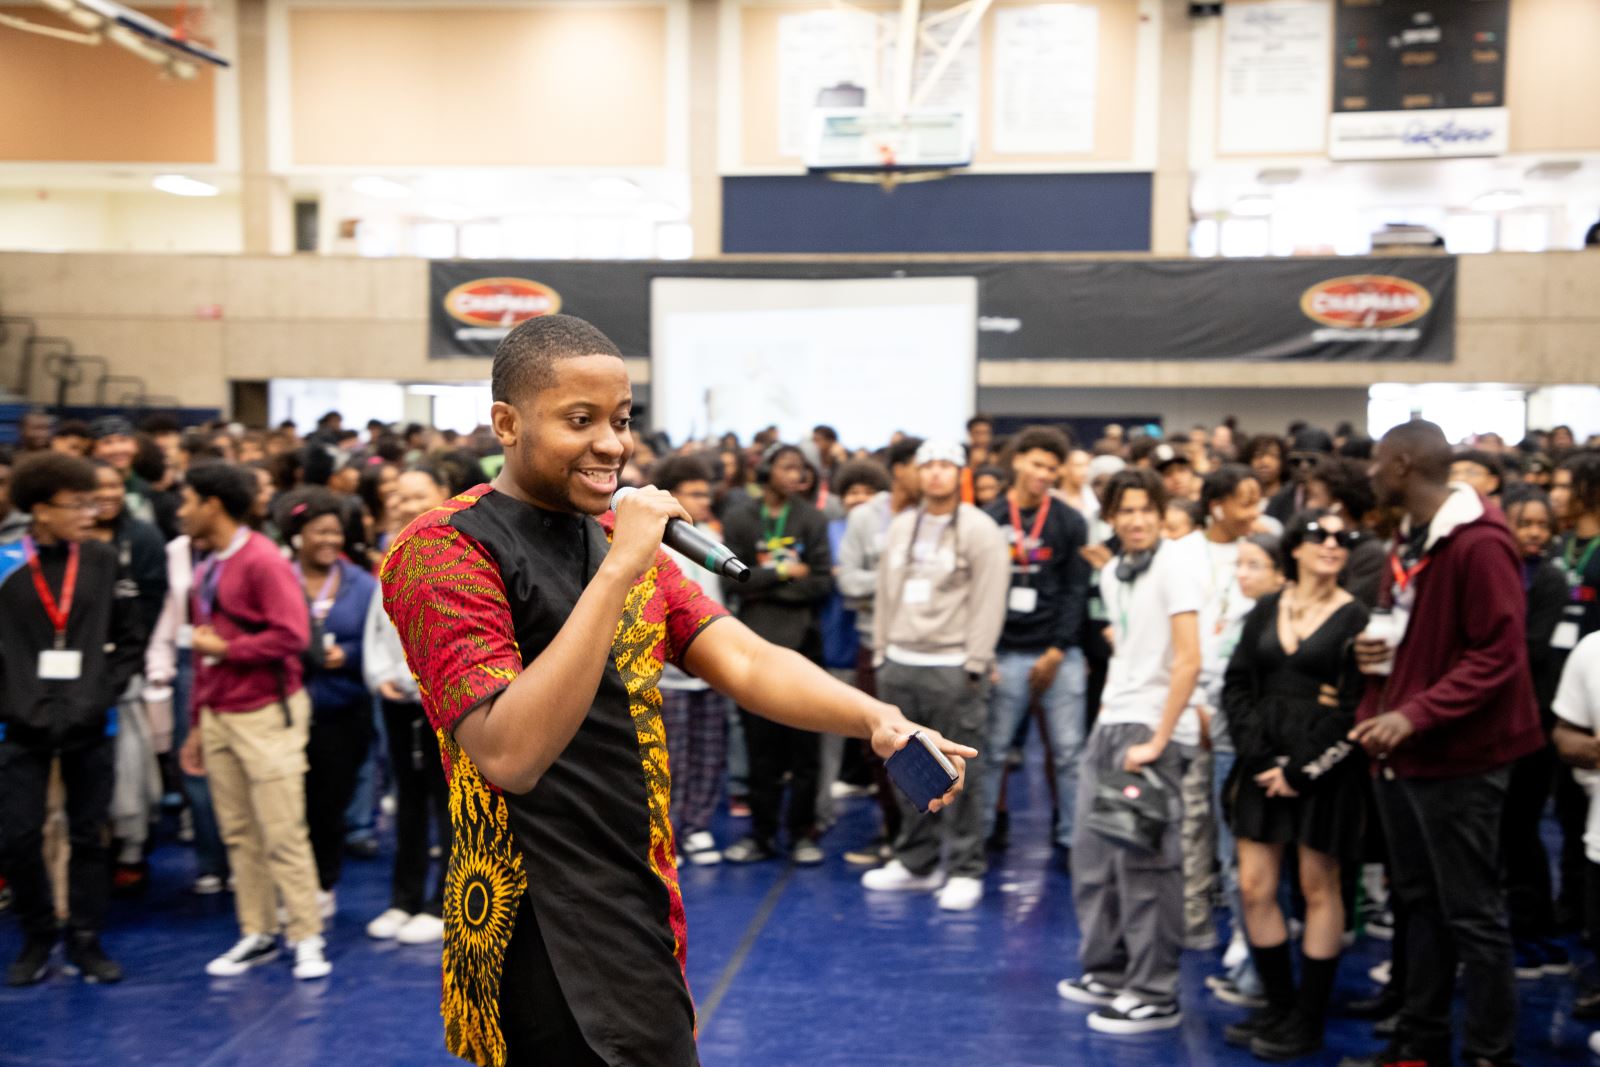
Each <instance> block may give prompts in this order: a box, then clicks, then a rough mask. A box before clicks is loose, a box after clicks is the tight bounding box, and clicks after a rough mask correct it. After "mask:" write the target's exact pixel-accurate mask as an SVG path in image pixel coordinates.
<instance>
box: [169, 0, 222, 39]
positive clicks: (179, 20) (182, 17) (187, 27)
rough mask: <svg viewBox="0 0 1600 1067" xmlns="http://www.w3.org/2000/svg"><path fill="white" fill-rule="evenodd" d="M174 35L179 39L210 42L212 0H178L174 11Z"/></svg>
mask: <svg viewBox="0 0 1600 1067" xmlns="http://www.w3.org/2000/svg"><path fill="white" fill-rule="evenodd" d="M172 36H173V37H174V38H176V39H177V40H179V41H199V42H201V43H203V44H210V43H211V42H212V40H213V38H212V30H211V0H177V4H176V5H175V6H174V8H173V11H172Z"/></svg>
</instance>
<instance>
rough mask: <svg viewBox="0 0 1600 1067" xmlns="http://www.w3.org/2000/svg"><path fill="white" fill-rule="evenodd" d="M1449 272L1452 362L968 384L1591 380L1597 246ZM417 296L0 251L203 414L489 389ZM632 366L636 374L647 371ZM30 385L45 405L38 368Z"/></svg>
mask: <svg viewBox="0 0 1600 1067" xmlns="http://www.w3.org/2000/svg"><path fill="white" fill-rule="evenodd" d="M1351 269H1352V271H1356V270H1359V269H1360V261H1359V260H1352V262H1351ZM1460 278H1461V281H1460V294H1459V299H1458V308H1459V322H1458V331H1457V358H1456V362H1455V363H1454V364H1449V365H1446V364H1437V363H1419V364H1400V363H1383V364H1361V363H1272V364H1262V363H1184V362H1137V363H1104V362H1070V361H1057V360H1051V361H1027V362H1020V361H1019V362H985V363H983V364H981V365H980V366H979V371H978V384H979V386H980V387H981V388H983V389H985V390H986V391H987V390H997V391H999V392H997V393H996V394H995V395H997V396H1005V395H1017V391H1019V390H1035V389H1048V390H1051V392H1049V393H1048V394H1045V395H1046V396H1048V397H1049V398H1050V400H1049V402H1050V403H1052V404H1056V403H1065V402H1066V399H1065V398H1067V397H1069V396H1071V395H1072V391H1076V390H1089V389H1129V388H1139V389H1157V390H1169V391H1170V390H1196V389H1210V390H1228V391H1229V392H1230V393H1231V392H1233V391H1251V390H1283V389H1320V390H1328V389H1336V390H1340V391H1342V392H1343V393H1344V395H1345V397H1346V399H1344V400H1340V401H1338V402H1337V405H1336V406H1337V407H1338V408H1339V409H1340V410H1344V411H1346V412H1347V413H1346V414H1344V415H1343V416H1342V417H1346V418H1352V419H1353V418H1355V417H1356V416H1357V413H1356V412H1355V411H1353V410H1349V409H1348V408H1347V405H1350V404H1352V403H1353V402H1352V401H1351V400H1350V399H1349V398H1350V397H1353V396H1354V395H1355V394H1356V393H1357V392H1364V391H1365V389H1366V387H1367V386H1368V385H1370V384H1371V383H1373V382H1378V381H1400V382H1425V381H1453V382H1503V383H1506V384H1510V385H1529V386H1532V385H1548V384H1560V383H1579V384H1583V383H1594V382H1596V381H1600V253H1544V254H1539V255H1494V256H1471V257H1465V258H1463V259H1462V260H1461V274H1460ZM427 300H428V296H427V269H426V264H425V263H424V262H423V261H421V260H414V259H340V258H331V257H315V256H300V257H247V256H197V255H171V256H163V255H110V254H60V255H47V254H33V253H0V313H3V314H6V315H21V316H28V317H31V318H34V319H36V320H37V321H38V324H39V329H40V331H41V332H42V333H47V334H55V335H60V336H64V337H67V338H69V339H71V340H72V341H73V343H74V345H75V346H76V347H77V350H78V351H79V352H88V353H93V354H96V355H103V356H106V357H108V358H109V359H110V360H111V362H112V364H113V366H114V370H115V371H116V373H119V374H135V375H140V376H142V377H144V378H145V379H146V380H147V381H148V382H149V384H150V388H151V391H153V392H157V393H166V394H171V395H175V396H178V397H180V398H182V399H183V400H184V401H186V402H188V403H191V404H196V405H205V406H220V407H226V406H227V404H228V383H229V382H230V381H233V380H262V379H269V378H274V377H295V378H300V377H306V378H313V377H325V378H374V379H385V380H391V381H392V380H401V381H434V382H449V381H482V380H484V379H486V378H487V377H488V373H489V362H488V361H487V360H429V359H427V358H426V346H425V336H426V329H427V321H426V316H427ZM218 311H220V317H212V316H213V315H215V314H216V313H217V312H218ZM16 358H17V354H16V352H15V351H14V346H10V347H8V349H7V350H6V351H5V352H4V353H3V355H0V360H3V362H0V384H8V383H10V382H12V381H14V380H15V377H16V375H15V366H16V362H15V361H16ZM634 370H635V375H636V378H637V379H638V380H639V381H641V382H643V381H647V380H648V374H649V367H648V365H647V364H646V363H645V362H644V361H638V365H637V366H635V367H634ZM33 392H34V398H35V399H41V400H43V399H49V398H51V396H52V395H53V394H52V389H51V386H50V383H48V382H47V381H46V380H45V379H44V376H43V375H42V373H40V372H38V371H37V370H36V372H35V374H34V380H33ZM1084 395H1085V396H1086V397H1088V396H1093V395H1094V394H1090V393H1086V394H1084ZM1161 395H1164V396H1168V397H1169V398H1170V401H1171V405H1172V407H1171V408H1170V409H1169V410H1170V417H1172V418H1175V419H1180V420H1190V416H1189V414H1187V412H1189V411H1190V410H1191V409H1192V410H1194V411H1196V412H1198V411H1205V412H1209V413H1211V417H1215V413H1216V412H1218V411H1233V412H1235V413H1237V414H1239V415H1240V416H1241V418H1243V419H1245V421H1246V423H1247V425H1254V423H1255V419H1254V418H1253V417H1251V416H1250V415H1249V410H1250V408H1249V407H1248V406H1247V405H1248V400H1247V399H1246V398H1245V397H1242V396H1241V397H1240V399H1238V400H1237V401H1234V402H1227V397H1226V396H1225V395H1222V394H1216V395H1211V396H1207V397H1205V398H1204V402H1203V403H1201V402H1199V401H1200V398H1198V397H1195V398H1185V397H1184V396H1183V394H1180V393H1176V392H1168V393H1163V394H1161ZM1266 395H1267V394H1258V398H1259V397H1262V396H1266ZM1327 395H1329V396H1331V395H1333V394H1327ZM72 399H73V400H74V401H77V400H80V399H81V400H85V401H87V400H89V399H91V397H90V395H89V392H88V390H87V389H84V390H83V391H82V392H80V393H75V394H74V395H73V397H72ZM1188 399H1193V400H1195V401H1196V402H1195V403H1193V404H1192V405H1190V404H1187V403H1186V401H1187V400H1188ZM1273 403H1276V402H1273ZM1031 406H1032V405H1031V403H1030V407H1031ZM1272 406H1273V405H1272V404H1267V405H1261V408H1262V411H1263V414H1264V415H1265V414H1267V413H1268V412H1269V411H1270V409H1271V407H1272ZM1097 409H1101V404H1100V402H1099V401H1094V402H1092V405H1091V407H1090V410H1097ZM1017 413H1018V414H1034V413H1035V412H1034V411H1032V410H1028V411H1021V410H1019V411H1017ZM1063 413H1065V412H1063ZM1196 417H1198V416H1196ZM1328 417H1329V418H1333V419H1335V421H1337V418H1336V416H1335V414H1333V413H1330V415H1329V416H1328ZM1269 421H1270V420H1269ZM1278 421H1281V420H1278Z"/></svg>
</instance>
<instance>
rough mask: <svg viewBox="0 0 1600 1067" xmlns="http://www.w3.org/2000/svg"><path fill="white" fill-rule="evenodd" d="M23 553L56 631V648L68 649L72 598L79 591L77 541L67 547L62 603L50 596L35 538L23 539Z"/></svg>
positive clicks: (46, 612) (34, 586)
mask: <svg viewBox="0 0 1600 1067" xmlns="http://www.w3.org/2000/svg"><path fill="white" fill-rule="evenodd" d="M22 551H23V552H24V553H25V554H26V555H27V557H28V569H29V570H30V571H32V572H33V588H34V590H35V591H36V592H38V594H39V603H40V604H42V605H43V606H44V613H45V615H47V616H48V617H49V619H50V625H51V626H52V627H53V628H54V629H55V631H56V648H57V649H63V648H66V647H67V620H68V619H69V618H70V617H71V616H72V598H73V594H74V593H76V592H77V589H78V553H79V551H80V546H79V545H78V543H77V542H76V541H74V542H72V543H70V544H68V545H67V573H66V574H65V575H64V576H63V577H62V579H61V601H60V603H57V602H56V598H55V597H53V596H51V595H50V584H49V583H48V582H46V581H45V580H44V568H43V567H41V566H40V565H39V549H38V548H37V547H36V546H35V545H34V543H33V538H32V537H28V536H24V537H23V538H22Z"/></svg>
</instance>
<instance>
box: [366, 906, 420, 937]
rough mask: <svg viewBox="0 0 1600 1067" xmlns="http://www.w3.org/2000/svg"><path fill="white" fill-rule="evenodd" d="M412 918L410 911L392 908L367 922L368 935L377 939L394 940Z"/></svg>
mask: <svg viewBox="0 0 1600 1067" xmlns="http://www.w3.org/2000/svg"><path fill="white" fill-rule="evenodd" d="M410 918H411V913H410V912H409V911H401V910H400V909H399V908H390V909H389V910H388V911H386V912H384V913H383V914H382V915H380V916H378V917H377V918H376V919H373V920H372V921H371V922H369V923H368V924H367V936H368V937H370V938H373V939H374V940H377V941H393V940H394V938H395V935H396V934H398V933H399V932H400V928H401V927H403V926H405V924H406V922H407V921H409V920H410Z"/></svg>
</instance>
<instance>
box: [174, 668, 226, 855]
mask: <svg viewBox="0 0 1600 1067" xmlns="http://www.w3.org/2000/svg"><path fill="white" fill-rule="evenodd" d="M193 692H194V660H193V657H192V656H191V654H190V652H189V650H188V649H186V648H180V649H179V650H178V671H177V674H176V675H175V676H174V677H173V679H172V744H173V749H174V751H176V750H178V749H181V748H182V747H183V742H184V740H185V739H186V738H187V737H188V736H189V702H190V700H191V699H192V694H193ZM180 777H181V778H182V779H183V795H184V796H185V797H187V798H188V800H189V817H190V818H191V819H192V820H193V822H194V858H195V863H196V865H197V866H198V867H199V869H200V874H201V875H207V874H213V875H216V876H217V877H218V878H223V879H226V878H227V877H228V850H227V849H226V848H224V847H223V845H222V833H221V831H220V830H218V829H217V813H216V809H215V808H213V807H212V806H211V786H210V783H209V782H208V781H207V780H206V779H205V778H194V777H191V776H190V775H187V774H182V775H180Z"/></svg>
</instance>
